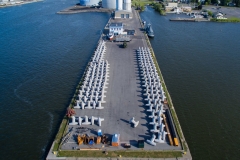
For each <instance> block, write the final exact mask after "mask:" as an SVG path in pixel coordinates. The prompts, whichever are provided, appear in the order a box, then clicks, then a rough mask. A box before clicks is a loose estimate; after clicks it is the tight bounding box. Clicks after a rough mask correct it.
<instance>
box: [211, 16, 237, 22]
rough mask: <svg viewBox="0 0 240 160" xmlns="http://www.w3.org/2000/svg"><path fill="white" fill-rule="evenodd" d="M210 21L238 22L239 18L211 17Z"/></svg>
mask: <svg viewBox="0 0 240 160" xmlns="http://www.w3.org/2000/svg"><path fill="white" fill-rule="evenodd" d="M211 21H213V22H232V23H239V22H240V18H237V17H230V18H228V19H216V18H212V19H211Z"/></svg>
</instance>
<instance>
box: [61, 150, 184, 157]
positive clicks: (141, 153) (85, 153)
mask: <svg viewBox="0 0 240 160" xmlns="http://www.w3.org/2000/svg"><path fill="white" fill-rule="evenodd" d="M58 156H59V157H99V158H100V157H105V158H107V157H111V158H112V157H134V158H173V157H176V158H177V157H182V152H180V151H145V150H141V151H129V150H124V151H107V154H105V152H103V151H81V150H78V151H59V152H58Z"/></svg>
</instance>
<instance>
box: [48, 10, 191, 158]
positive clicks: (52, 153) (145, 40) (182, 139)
mask: <svg viewBox="0 0 240 160" xmlns="http://www.w3.org/2000/svg"><path fill="white" fill-rule="evenodd" d="M134 12H136V16H137V17H136V18H138V19H137V21H139V23H140V25H141V27H143V26H142V23H141V18H140V15H139V12H138V11H134ZM109 21H111V18H110V19H109ZM109 21H108V23H109ZM108 23H107V24H106V26H107V25H108ZM143 34H144V36H143V37H141V40H142V42H143V44H144V46H147V47H149V49H150V50H151V54H152V57H153V61H154V63H155V66H156V68H157V72H158V74H159V76H160V79H161V82H162V84H163V88H164V91H165V94H166V97H167V101H168V103H169V108H170V112H171V114H172V117H173V119H174V123H175V128H176V129H177V133H178V135H179V139H180V142H181V145H182V147H183V149H182V150H181V153H185V152H186V154H183V158H188V159H192V157H191V153H190V150H189V149H188V145H187V143H186V140H185V137H184V135H183V132H182V129H181V126H180V123H179V121H178V118H177V115H176V112H175V109H174V106H173V104H172V100H171V97H170V95H169V93H168V90H167V87H166V85H165V82H164V79H163V76H162V74H161V71H160V68H159V65H158V63H157V60H156V58H155V54H154V51H153V48H152V47H151V44H150V42H149V39H148V37H147V35H146V34H145V33H143ZM102 36H103V34H102V35H101V37H100V38H99V41H101V40H102ZM92 56H94V54H93V55H92ZM89 63H90V62H89ZM89 63H88V65H87V67H86V69H85V72H84V74H83V76H82V78H81V80H80V82H79V85H78V86H77V88H76V92H75V94H74V96H73V98H72V100H71V103H70V105H69V107H70V108H71V107H72V106H73V102H74V100H75V99H76V97H77V93H78V90H79V88H80V86H81V84H82V82H83V79H84V77H85V75H86V72H87V69H88V66H89ZM110 64H111V63H110ZM173 114H174V115H173ZM68 121H69V120H68V119H67V121H66V120H65V121H64V119H63V122H64V123H63V122H62V123H61V125H60V128H59V132H60V130H62V129H63V133H62V135H63V134H64V133H65V132H66V128H67V123H68ZM177 126H178V127H177ZM59 132H58V134H59ZM58 134H57V136H58ZM62 135H60V137H62ZM57 136H56V137H57ZM56 143H60V139H58V140H57V141H56V139H55V140H54V142H53V144H52V147H51V149H50V151H49V154H48V157H47V159H49V160H50V159H53V158H59V159H64V158H65V157H56V156H57V155H58V154H59V153H58V150H59V151H60V152H62V150H60V149H59V148H58V147H57V148H56V147H55V144H56ZM54 150H55V151H54ZM169 151H170V152H172V151H171V150H169ZM67 152H71V151H67ZM75 152H76V151H75ZM158 152H159V153H160V152H162V153H164V152H166V153H167V150H165V151H160V150H158ZM176 152H177V150H176ZM88 158H90V157H88ZM139 158H140V157H139ZM168 158H169V157H166V158H165V159H168ZM65 159H66V158H65ZM68 159H69V157H68ZM91 159H92V157H91ZM93 159H95V158H93ZM121 159H125V157H124V158H121ZM132 159H133V158H132ZM141 159H144V158H141ZM158 159H159V158H158ZM170 159H171V158H170Z"/></svg>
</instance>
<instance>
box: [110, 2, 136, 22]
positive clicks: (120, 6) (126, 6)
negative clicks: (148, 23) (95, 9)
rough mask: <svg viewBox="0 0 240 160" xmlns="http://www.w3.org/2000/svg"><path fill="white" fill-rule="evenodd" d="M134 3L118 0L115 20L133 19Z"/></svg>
mask: <svg viewBox="0 0 240 160" xmlns="http://www.w3.org/2000/svg"><path fill="white" fill-rule="evenodd" d="M132 16H133V15H132V1H131V0H117V10H116V11H115V16H114V18H132Z"/></svg>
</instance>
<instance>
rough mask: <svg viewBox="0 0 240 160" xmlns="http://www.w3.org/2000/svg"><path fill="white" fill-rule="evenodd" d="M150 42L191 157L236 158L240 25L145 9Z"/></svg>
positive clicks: (239, 140) (239, 124) (239, 141)
mask: <svg viewBox="0 0 240 160" xmlns="http://www.w3.org/2000/svg"><path fill="white" fill-rule="evenodd" d="M141 17H142V18H143V19H144V20H146V21H148V22H151V23H152V25H153V30H154V32H155V38H154V39H153V40H151V43H152V46H153V48H154V51H155V54H156V56H157V59H158V63H159V65H160V68H161V70H162V74H163V77H164V79H165V82H166V84H167V87H168V90H169V92H170V94H171V97H172V99H173V103H174V106H175V108H176V111H177V115H178V118H179V120H180V123H181V126H182V129H183V132H184V135H185V138H186V139H187V142H188V144H189V147H190V150H191V153H192V156H193V159H199V160H208V159H212V160H217V159H229V160H233V159H239V158H240V149H239V145H240V138H239V134H240V115H239V113H240V107H239V104H240V98H239V97H240V85H239V84H240V45H239V42H240V32H239V29H240V24H232V23H207V22H206V23H205V22H199V23H193V22H188V23H186V22H170V21H169V20H168V19H169V18H170V17H176V15H175V14H174V15H169V16H159V14H158V13H156V12H155V11H153V10H152V9H150V8H148V9H147V10H146V12H143V13H142V14H141Z"/></svg>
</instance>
